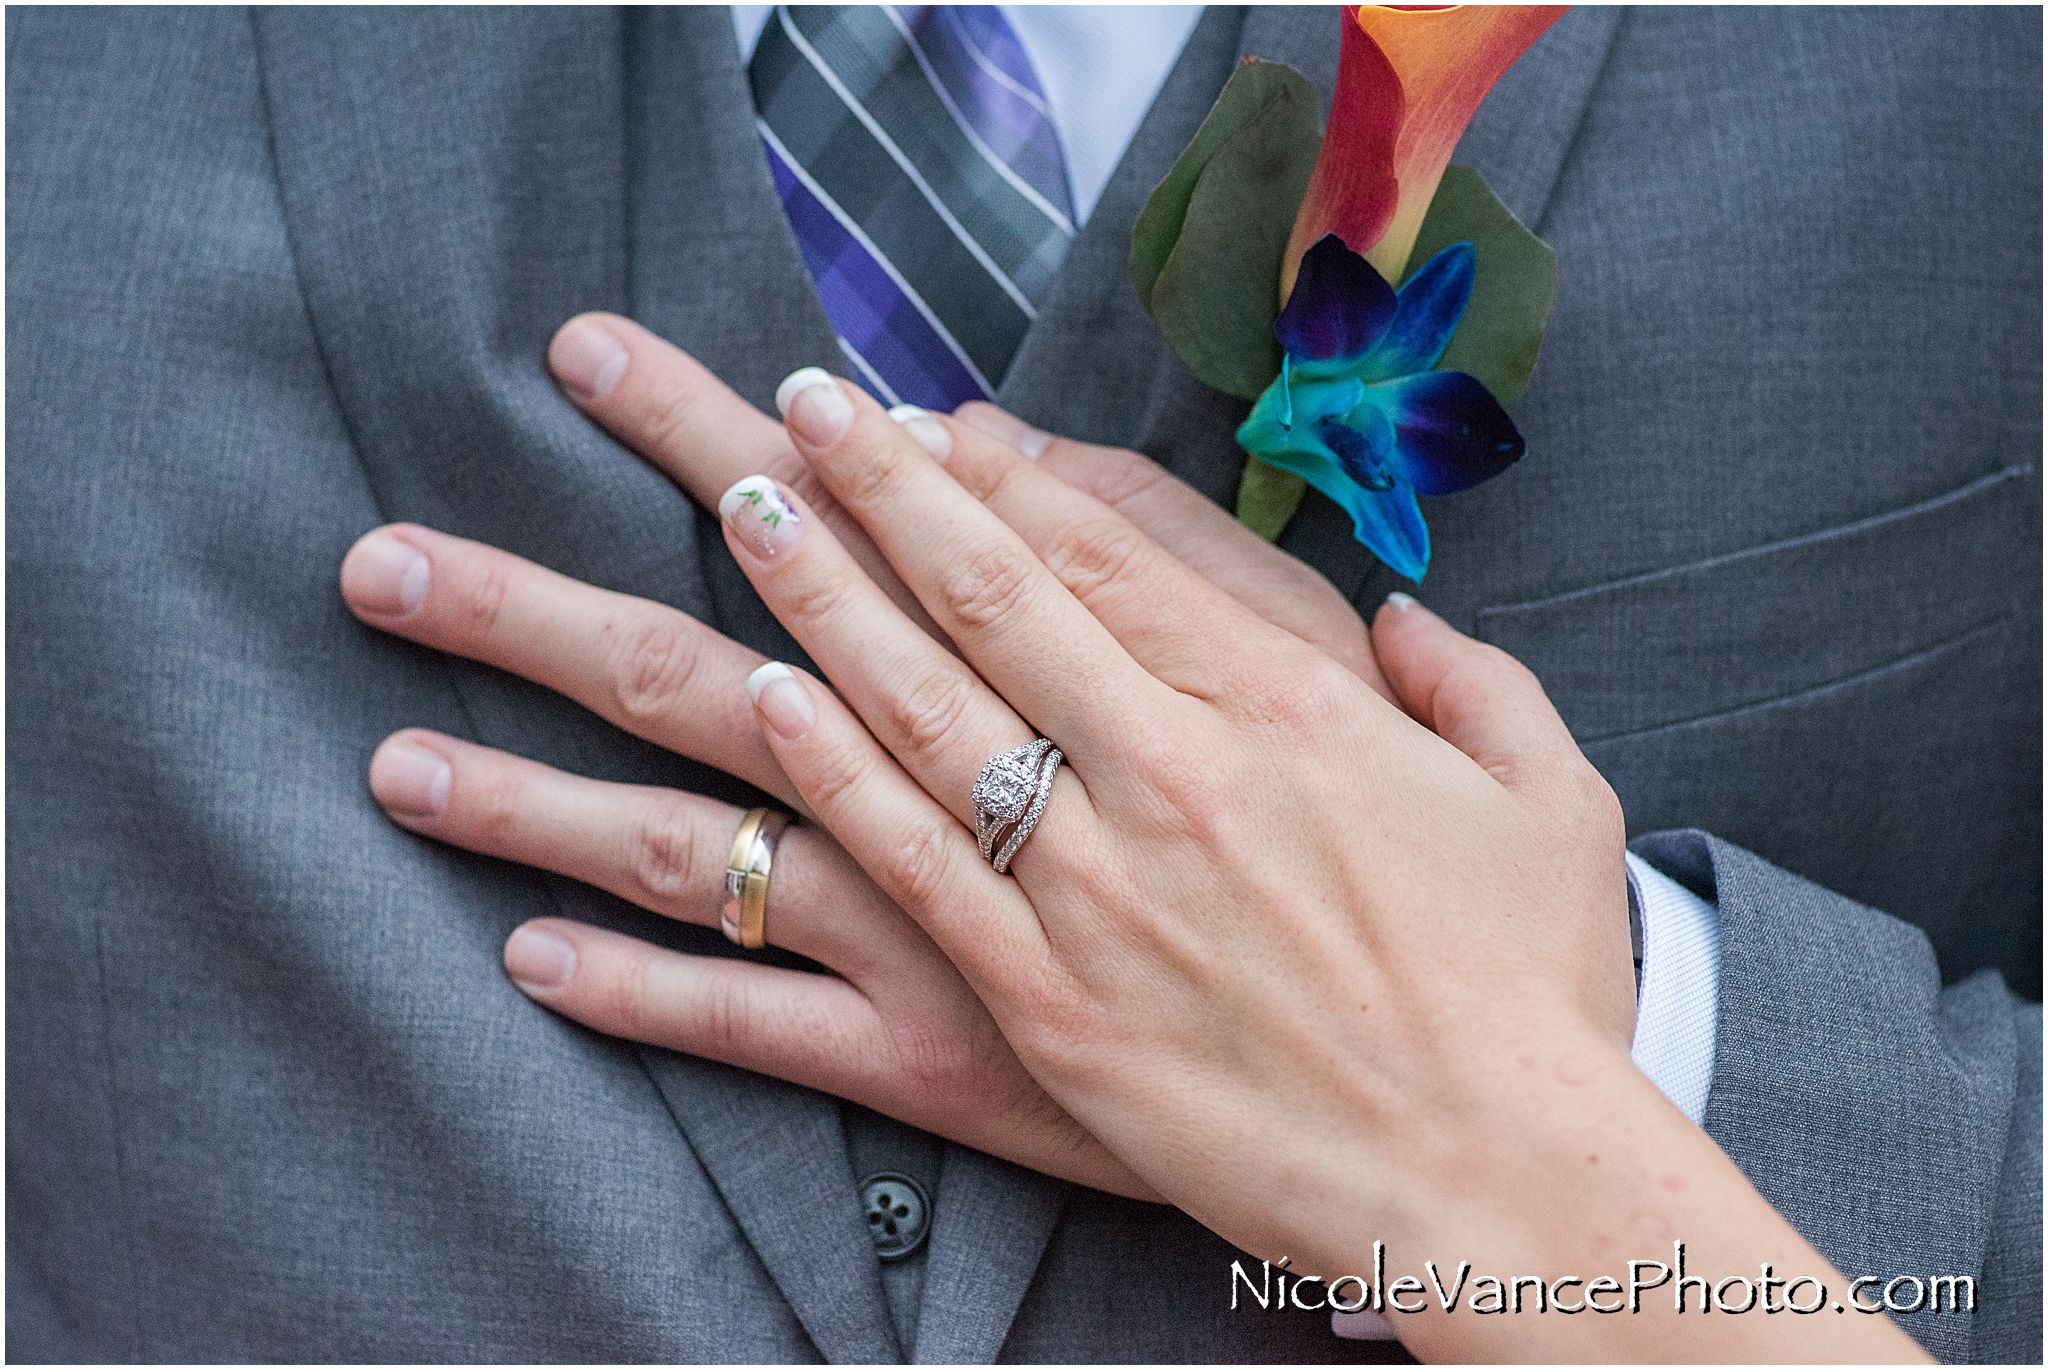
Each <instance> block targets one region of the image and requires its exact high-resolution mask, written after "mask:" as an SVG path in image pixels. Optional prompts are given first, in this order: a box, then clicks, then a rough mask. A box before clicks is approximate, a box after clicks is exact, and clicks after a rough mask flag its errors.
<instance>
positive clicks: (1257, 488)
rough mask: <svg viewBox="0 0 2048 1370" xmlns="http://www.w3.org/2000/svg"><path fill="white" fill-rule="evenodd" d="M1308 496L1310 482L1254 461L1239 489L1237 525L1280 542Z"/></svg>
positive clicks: (1245, 470)
mask: <svg viewBox="0 0 2048 1370" xmlns="http://www.w3.org/2000/svg"><path fill="white" fill-rule="evenodd" d="M1307 493H1308V482H1307V481H1305V480H1303V479H1302V478H1301V477H1300V476H1297V475H1295V474H1294V473H1293V472H1292V471H1283V470H1281V469H1280V468H1279V467H1277V466H1268V465H1267V464H1266V463H1265V462H1262V461H1260V460H1259V459H1258V458H1257V457H1252V458H1250V459H1248V460H1247V461H1246V462H1245V464H1244V478H1243V479H1242V480H1240V481H1239V482H1238V485H1237V521H1238V522H1239V523H1242V524H1243V525H1244V526H1245V527H1247V528H1249V529H1251V530H1252V531H1253V532H1254V533H1257V534H1258V535H1259V536H1260V537H1262V538H1264V539H1265V540H1266V541H1268V542H1278V541H1279V540H1280V534H1281V533H1282V532H1283V531H1284V530H1285V529H1286V527H1287V520H1289V519H1291V518H1293V517H1294V511H1295V510H1296V509H1298V508H1300V507H1301V497H1302V496H1303V495H1305V494H1307Z"/></svg>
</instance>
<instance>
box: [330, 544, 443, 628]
mask: <svg viewBox="0 0 2048 1370" xmlns="http://www.w3.org/2000/svg"><path fill="white" fill-rule="evenodd" d="M343 572H344V574H343V576H342V582H341V587H342V590H343V592H344V593H345V594H347V596H348V600H349V603H351V604H353V605H355V607H356V608H358V609H361V610H363V611H364V612H366V613H372V614H409V613H411V612H412V611H413V610H415V609H417V608H419V607H420V601H421V600H423V599H425V598H426V597H427V574H428V567H427V557H426V554H425V553H424V552H422V551H420V549H419V548H417V547H415V546H413V545H412V544H411V543H409V542H406V541H403V540H402V539H400V538H398V537H396V536H394V535H393V534H390V533H372V534H370V535H369V536H368V537H366V538H364V539H363V540H362V541H361V542H359V543H357V544H356V546H355V550H354V551H352V552H350V553H349V555H348V561H347V564H346V565H345V566H344V567H343Z"/></svg>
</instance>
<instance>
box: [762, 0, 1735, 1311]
mask: <svg viewBox="0 0 2048 1370" xmlns="http://www.w3.org/2000/svg"><path fill="white" fill-rule="evenodd" d="M773 8H774V7H773V6H771V5H734V6H733V7H732V18H733V28H734V31H735V32H736V33H737V35H738V38H739V45H740V56H741V57H742V59H751V58H752V56H753V53H754V45H755V44H756V43H757V42H759V41H760V37H761V30H762V29H763V28H764V27H766V25H767V22H768V16H769V13H770V12H771V11H772V9H773ZM1002 11H1003V17H1004V18H1006V19H1008V20H1009V21H1010V27H1011V28H1012V29H1014V30H1015V31H1016V33H1017V37H1018V40H1019V41H1020V42H1022V43H1023V45H1024V50H1025V51H1026V52H1027V53H1029V54H1030V56H1031V61H1032V65H1033V66H1034V67H1036V68H1037V71H1038V80H1039V83H1040V85H1041V86H1043V87H1044V89H1045V95H1046V103H1047V104H1048V105H1049V106H1050V107H1051V113H1052V122H1053V127H1054V129H1055V130H1056V131H1057V132H1058V134H1059V137H1060V145H1061V147H1062V148H1063V149H1064V151H1065V153H1066V158H1067V175H1068V179H1069V181H1070V183H1071V187H1072V190H1073V193H1074V209H1075V211H1076V213H1077V214H1078V215H1079V217H1080V219H1081V220H1082V221H1083V222H1085V221H1086V220H1087V218H1088V215H1089V214H1090V212H1092V211H1093V210H1094V208H1095V202H1096V201H1097V200H1099V199H1100V198H1101V197H1102V189H1103V187H1104V186H1105V185H1107V184H1108V183H1109V177H1110V173H1111V172H1112V171H1114V170H1115V169H1116V164H1117V163H1118V162H1119V161H1120V160H1122V158H1123V155H1124V149H1125V148H1126V147H1128V146H1129V145H1130V141H1131V138H1132V136H1133V135H1134V134H1136V133H1137V131H1138V125H1139V123H1141V122H1142V121H1143V120H1144V117H1145V111H1146V110H1148V109H1150V108H1151V107H1152V101H1153V99H1154V97H1156V96H1157V95H1158V94H1159V87H1160V86H1161V85H1163V84H1164V83H1165V81H1166V74H1167V73H1168V72H1169V71H1171V70H1172V69H1173V64H1174V62H1175V61H1176V60H1178V59H1179V57H1180V50H1181V48H1183V47H1184V46H1186V44H1187V40H1188V35H1189V34H1191V33H1192V32H1193V31H1194V27H1195V22H1196V21H1197V20H1198V19H1200V18H1201V14H1202V9H1201V6H1199V5H1004V6H1002ZM1628 871H1629V878H1630V880H1631V882H1632V883H1633V885H1634V887H1635V891H1636V905H1637V908H1638V910H1639V912H1640V914H1641V917H1642V933H1643V949H1642V955H1643V963H1642V980H1641V983H1640V987H1639V990H1638V993H1637V998H1636V1034H1635V1043H1634V1046H1633V1048H1632V1050H1631V1053H1630V1054H1631V1056H1632V1057H1633V1058H1634V1060H1635V1063H1636V1066H1637V1067H1638V1068H1639V1069H1640V1070H1641V1071H1642V1072H1643V1073H1644V1074H1645V1075H1647V1076H1649V1077H1650V1080H1651V1081H1652V1083H1654V1084H1655V1085H1656V1086H1657V1088H1658V1089H1660V1090H1662V1091H1663V1092H1664V1097H1665V1098H1667V1099H1669V1100H1671V1102H1672V1103H1673V1104H1676V1105H1677V1106H1678V1108H1679V1110H1680V1111H1681V1112H1683V1113H1684V1114H1685V1116H1686V1117H1688V1118H1690V1119H1692V1120H1693V1122H1695V1123H1697V1122H1699V1121H1700V1120H1701V1118H1702V1117H1703V1116H1704V1115H1705V1113H1706V1108H1707V1090H1708V1087H1709V1086H1710V1085H1711V1084H1712V1083H1713V1078H1714V1001H1715V995H1716V993H1717V992H1718V990H1719V985H1720V973H1721V920H1720V914H1719V913H1718V911H1717V910H1716V909H1715V908H1714V906H1713V905H1712V904H1710V903H1708V902H1707V901H1706V900H1704V899H1702V898H1700V897H1699V896H1698V895H1696V894H1694V893H1693V892H1692V891H1691V890H1688V889H1686V888H1685V887H1684V886H1683V885H1680V884H1679V883H1678V882H1677V881H1675V880H1673V879H1671V878H1670V877H1669V876H1667V875H1665V874H1664V873H1662V872H1661V871H1659V870H1657V869H1656V867H1654V866H1652V865H1650V863H1649V862H1647V861H1644V860H1642V859H1641V858H1639V857H1637V856H1636V855H1635V854H1634V853H1630V854H1629V857H1628ZM1331 1325H1332V1327H1333V1328H1334V1329H1335V1330H1336V1331H1337V1332H1338V1334H1339V1335H1342V1336H1352V1337H1386V1336H1392V1335H1393V1332H1392V1329H1391V1328H1388V1327H1387V1324H1386V1323H1385V1322H1384V1321H1382V1320H1381V1319H1380V1318H1378V1317H1376V1316H1375V1315H1373V1314H1371V1313H1355V1314H1345V1313H1336V1314H1332V1316H1331Z"/></svg>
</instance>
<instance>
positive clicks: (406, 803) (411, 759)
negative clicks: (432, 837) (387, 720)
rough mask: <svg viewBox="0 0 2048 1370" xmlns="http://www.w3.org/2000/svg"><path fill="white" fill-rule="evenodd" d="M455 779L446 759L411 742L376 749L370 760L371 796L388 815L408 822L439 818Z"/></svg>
mask: <svg viewBox="0 0 2048 1370" xmlns="http://www.w3.org/2000/svg"><path fill="white" fill-rule="evenodd" d="M454 778H455V773H454V772H453V771H452V770H450V769H449V766H448V759H447V758H446V757H444V756H442V755H441V754H440V753H439V752H433V751H429V750H427V749H426V748H425V747H420V746H416V745H414V744H413V743H410V742H398V743H393V744H392V745H390V746H387V747H382V748H379V749H378V752H377V754H376V755H375V756H373V757H371V758H370V793H371V794H373V795H375V796H377V802H378V803H379V804H382V805H383V806H384V808H385V809H386V810H387V811H388V812H391V813H397V814H404V815H405V816H406V817H408V818H436V817H438V816H440V814H441V813H442V811H443V810H445V809H446V808H447V807H448V788H449V786H450V785H451V784H452V783H453V782H454Z"/></svg>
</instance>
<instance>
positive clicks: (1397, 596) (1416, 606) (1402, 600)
mask: <svg viewBox="0 0 2048 1370" xmlns="http://www.w3.org/2000/svg"><path fill="white" fill-rule="evenodd" d="M1387 607H1388V608H1390V609H1399V610H1400V611H1401V612H1402V613H1404V614H1414V615H1415V616H1416V617H1417V618H1436V615H1435V614H1433V613H1431V612H1430V611H1429V610H1428V609H1426V608H1424V607H1423V606H1422V605H1421V604H1420V603H1418V602H1417V601H1416V599H1415V596H1413V595H1407V594H1403V593H1401V591H1399V590H1396V591H1394V592H1393V593H1392V594H1390V595H1388V596H1387ZM1437 621H1438V622H1439V623H1441V622H1442V621H1443V620H1441V619H1437Z"/></svg>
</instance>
